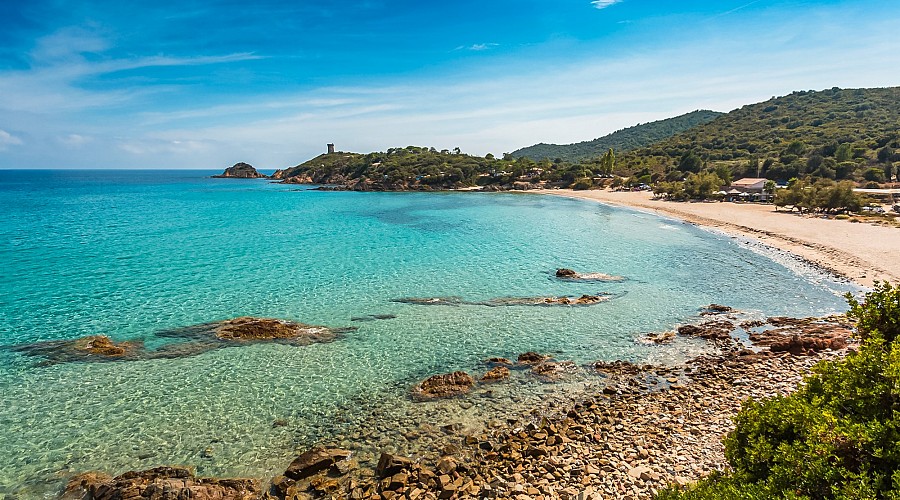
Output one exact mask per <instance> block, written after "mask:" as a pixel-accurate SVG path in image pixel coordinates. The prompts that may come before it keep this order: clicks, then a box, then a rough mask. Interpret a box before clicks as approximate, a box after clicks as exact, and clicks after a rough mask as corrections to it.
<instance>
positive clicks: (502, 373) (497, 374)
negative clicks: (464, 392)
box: [481, 365, 509, 382]
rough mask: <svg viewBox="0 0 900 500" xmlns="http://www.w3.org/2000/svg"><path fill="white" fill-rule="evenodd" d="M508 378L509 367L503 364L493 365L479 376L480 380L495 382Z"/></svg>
mask: <svg viewBox="0 0 900 500" xmlns="http://www.w3.org/2000/svg"><path fill="white" fill-rule="evenodd" d="M507 378H509V368H507V367H505V366H502V365H501V366H495V367H493V368H491V369H490V370H488V371H487V372H485V374H484V375H482V376H481V381H482V382H496V381H498V380H504V379H507Z"/></svg>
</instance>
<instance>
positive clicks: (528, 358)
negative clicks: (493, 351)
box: [516, 351, 550, 365]
mask: <svg viewBox="0 0 900 500" xmlns="http://www.w3.org/2000/svg"><path fill="white" fill-rule="evenodd" d="M545 359H550V356H544V355H543V354H538V353H536V352H534V351H528V352H523V353H522V354H519V357H518V358H517V359H516V361H517V362H518V363H519V364H520V365H531V364H535V363H540V362H542V361H544V360H545Z"/></svg>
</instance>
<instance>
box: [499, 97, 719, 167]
mask: <svg viewBox="0 0 900 500" xmlns="http://www.w3.org/2000/svg"><path fill="white" fill-rule="evenodd" d="M722 114H723V113H719V112H717V111H710V110H707V109H701V110H697V111H691V112H690V113H687V114H683V115H681V116H676V117H674V118H666V119H665V120H658V121H654V122H649V123H640V124H638V125H635V126H633V127H628V128H623V129H621V130H617V131H615V132H613V133H611V134H609V135H605V136H603V137H599V138H597V139H594V140H591V141H584V142H578V143H575V144H545V143H540V144H535V145H533V146H528V147H527V148H522V149H517V150H515V151H513V152H512V153H511V155H512V156H513V157H514V158H522V157H526V158H531V159H532V160H536V161H540V160H543V159H553V158H559V159H561V160H562V161H566V162H570V163H577V162H581V161H584V160H589V159H591V158H596V157H598V156H601V155H603V154H605V152H606V151H607V150H609V149H613V150H615V151H619V152H624V151H631V150H633V149H637V148H641V147H645V146H649V145H651V144H654V143H656V142H659V141H661V140H663V139H666V138H668V137H672V136H673V135H675V134H678V133H681V132H684V131H685V130H688V129H691V128H693V127H696V126H697V125H701V124H704V123H709V122H711V121H713V120H714V119H716V118H718V117H719V116H721V115H722Z"/></svg>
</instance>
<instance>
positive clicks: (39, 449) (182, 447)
mask: <svg viewBox="0 0 900 500" xmlns="http://www.w3.org/2000/svg"><path fill="white" fill-rule="evenodd" d="M210 174H211V172H196V171H195V172H183V171H181V172H178V171H174V172H139V171H118V172H103V171H80V172H68V171H43V172H17V171H0V206H2V207H3V217H2V218H0V262H2V270H0V346H12V345H16V344H21V343H28V342H35V341H42V340H55V339H67V338H77V337H80V336H84V335H96V334H103V335H108V336H110V337H112V338H113V339H114V340H116V341H119V340H130V339H142V340H144V341H145V342H146V343H147V344H148V345H149V346H158V345H159V344H160V343H162V342H163V341H162V340H160V339H159V338H157V337H156V336H155V335H154V334H155V333H156V332H159V331H161V330H167V329H173V328H178V327H182V326H187V325H192V324H197V323H205V322H209V321H215V320H222V319H228V318H232V317H235V316H241V315H254V316H266V317H279V318H285V319H292V320H297V321H302V322H305V323H311V324H322V325H329V326H358V327H359V329H358V330H357V331H355V332H351V333H349V334H347V335H346V336H345V337H344V338H342V339H340V340H338V341H336V342H333V343H328V344H316V345H312V346H306V347H289V346H283V345H274V344H268V345H254V346H248V347H240V348H228V349H222V350H218V351H214V352H209V353H206V354H203V355H200V356H196V357H190V358H180V359H157V360H150V361H137V362H127V363H125V362H122V363H71V364H59V365H53V366H38V365H37V362H36V360H35V359H34V358H26V357H23V356H22V355H20V354H17V353H13V352H10V351H9V350H6V349H0V394H2V396H0V398H2V400H0V449H2V450H4V453H0V494H3V493H13V492H17V493H19V494H23V495H26V496H42V495H50V494H52V492H53V491H55V488H58V487H59V484H60V483H61V482H62V481H64V480H65V478H66V477H67V476H68V475H70V474H72V473H76V472H81V471H84V470H93V469H101V470H106V471H109V472H121V471H123V470H128V469H135V468H139V467H148V466H152V465H158V464H173V463H181V464H191V465H196V466H197V467H198V470H199V472H201V473H204V474H220V475H224V474H229V475H252V476H265V475H266V473H267V472H269V471H277V470H279V469H281V470H283V468H284V466H285V465H286V464H287V462H288V461H289V460H290V457H291V456H292V455H294V454H295V453H296V451H297V450H298V449H302V448H304V447H306V446H308V445H309V444H311V443H313V442H314V441H316V440H319V439H326V438H330V437H333V436H334V435H335V434H338V433H348V432H352V431H353V429H354V428H356V429H358V427H359V426H360V425H361V424H360V422H365V421H366V418H367V417H368V416H369V415H371V414H372V412H375V413H376V414H379V415H384V414H385V413H384V412H388V413H387V414H390V412H391V411H395V412H396V413H397V414H398V415H400V414H402V415H407V416H408V415H414V417H410V418H414V419H426V420H427V419H429V418H431V417H429V412H430V411H432V410H431V409H430V408H432V406H429V405H432V403H420V404H413V403H411V402H409V400H408V398H407V397H406V396H407V393H408V389H409V387H410V385H411V384H412V383H414V382H415V381H416V380H418V379H421V378H424V377H426V376H428V375H431V374H434V373H443V372H446V371H450V370H455V369H463V370H468V371H469V372H471V373H475V371H476V369H477V368H480V365H479V362H480V361H481V360H483V359H485V358H487V357H491V356H505V357H512V358H514V357H515V356H516V354H517V353H520V352H524V351H528V350H536V351H542V352H548V353H554V354H555V355H556V356H557V357H558V358H559V359H571V360H573V361H575V362H576V363H579V364H583V363H588V362H590V361H594V360H597V359H605V360H613V359H629V360H633V361H645V360H660V359H667V358H669V357H671V356H673V355H678V352H673V351H672V350H661V349H660V348H658V347H653V346H646V345H642V344H640V343H637V342H635V339H636V338H637V337H638V336H640V334H642V333H645V332H649V331H658V330H664V329H668V328H670V327H671V326H672V325H674V324H676V323H678V322H681V321H685V320H687V319H689V318H690V317H692V316H693V315H695V314H696V312H697V309H698V307H701V306H703V305H706V304H709V303H711V302H717V303H724V304H728V305H731V306H733V307H738V308H742V309H751V310H754V311H759V312H760V313H761V314H766V315H797V316H799V315H819V314H826V313H830V312H833V311H842V310H844V308H845V303H844V300H843V299H842V298H841V297H840V296H839V295H840V293H841V292H843V291H845V290H846V286H844V285H840V284H836V283H834V282H832V281H830V280H827V279H822V277H821V276H817V275H815V273H810V272H808V270H803V269H802V267H797V266H795V265H794V264H793V263H791V262H790V261H787V260H784V259H783V258H780V257H779V262H780V263H777V262H773V261H772V260H771V259H770V258H769V257H768V256H767V253H766V251H765V250H764V249H763V250H761V249H759V248H756V247H751V246H748V245H746V244H744V243H742V242H740V241H738V240H734V239H730V238H727V237H723V236H720V235H716V234H713V233H710V232H706V231H703V230H701V229H698V228H695V227H693V226H691V225H688V224H684V223H681V222H678V221H672V220H667V219H662V218H659V217H656V216H653V215H649V214H644V213H639V212H634V211H628V210H623V209H615V208H611V207H606V206H603V205H599V204H594V203H588V202H582V201H575V200H566V199H560V198H556V197H542V196H532V195H515V194H487V193H485V194H482V193H344V192H317V191H302V190H297V189H296V186H284V185H278V184H272V183H268V182H266V181H259V180H234V179H210V178H207V177H206V176H208V175H210ZM558 267H570V268H573V269H576V270H579V271H584V272H603V273H608V274H616V275H622V276H625V277H627V278H628V279H627V280H626V281H624V282H621V283H599V284H598V283H572V282H562V281H558V280H555V279H554V278H552V272H553V271H554V270H555V269H556V268H558ZM598 292H609V293H612V294H615V298H614V299H613V300H611V301H609V302H607V303H603V304H599V305H596V306H591V307H579V308H575V307H485V306H461V307H439V306H415V305H408V304H400V303H396V302H391V299H393V298H399V297H430V296H460V297H462V298H463V299H466V300H471V301H478V300H487V299H491V298H495V297H509V296H549V295H581V294H585V293H587V294H595V293H598ZM367 314H394V315H396V316H397V317H396V318H395V319H390V320H381V321H370V322H359V323H355V322H351V320H350V319H351V317H354V316H363V315H367ZM698 347H699V346H697V345H694V344H691V343H689V342H688V343H684V344H682V345H680V346H679V347H678V349H680V350H681V351H679V352H686V351H690V350H691V349H694V348H698ZM676 350H677V349H676ZM554 387H556V386H549V388H548V386H545V385H542V384H538V385H534V384H530V385H529V384H525V385H523V386H522V387H521V388H513V389H515V390H514V391H513V390H511V389H510V388H509V387H507V388H506V390H507V391H508V392H515V391H519V392H520V394H519V395H518V396H512V400H515V399H519V400H520V402H523V401H524V403H526V404H527V403H528V402H529V401H530V400H529V399H528V398H529V397H533V398H536V399H537V400H540V399H541V398H545V397H546V395H545V391H553V390H556V389H553V388H554ZM559 390H562V388H560V389H559ZM498 391H499V392H502V391H503V390H502V389H498ZM457 404H458V403H440V404H438V405H433V408H434V411H437V410H438V409H446V408H447V407H448V405H457ZM441 405H443V406H441ZM385 408H387V410H386V409H385ZM433 418H435V419H439V418H441V417H438V416H434V417H433ZM276 419H284V420H286V421H287V422H288V425H287V426H284V427H273V426H272V422H273V421H274V420H276ZM435 423H438V422H435ZM364 425H374V423H373V422H368V423H366V424H364Z"/></svg>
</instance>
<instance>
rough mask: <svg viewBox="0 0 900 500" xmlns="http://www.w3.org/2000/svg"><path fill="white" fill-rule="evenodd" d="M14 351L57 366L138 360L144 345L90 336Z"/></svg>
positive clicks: (40, 344) (55, 341) (24, 347)
mask: <svg viewBox="0 0 900 500" xmlns="http://www.w3.org/2000/svg"><path fill="white" fill-rule="evenodd" d="M12 349H13V351H16V352H19V353H22V354H24V355H26V356H37V357H41V358H44V359H45V360H46V362H47V363H49V364H56V363H72V362H79V361H85V362H94V361H120V360H127V359H136V358H137V357H139V355H140V353H141V352H142V350H143V343H141V342H138V341H130V342H119V343H116V342H113V341H112V340H110V338H109V337H107V336H105V335H89V336H87V337H80V338H77V339H74V340H51V341H47V342H37V343H33V344H25V345H19V346H15V347H13V348H12Z"/></svg>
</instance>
